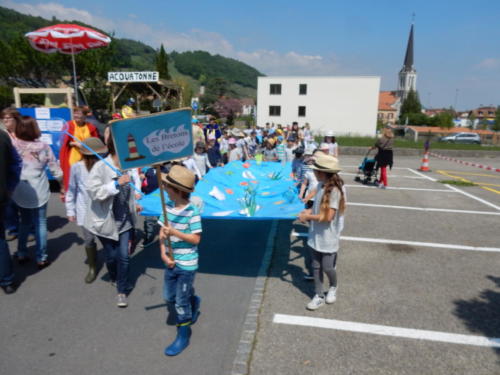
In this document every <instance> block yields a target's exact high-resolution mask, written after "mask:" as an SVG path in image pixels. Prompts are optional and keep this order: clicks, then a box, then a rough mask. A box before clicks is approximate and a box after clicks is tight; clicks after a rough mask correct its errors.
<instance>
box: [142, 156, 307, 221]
mask: <svg viewBox="0 0 500 375" xmlns="http://www.w3.org/2000/svg"><path fill="white" fill-rule="evenodd" d="M291 173H292V167H291V163H286V164H281V163H278V162H262V163H260V164H257V162H255V161H254V160H251V161H248V162H246V163H242V162H241V161H234V162H231V163H229V164H227V165H225V166H224V167H218V168H213V169H211V170H210V171H209V172H208V173H207V174H206V175H205V177H204V178H203V180H201V181H199V182H198V184H197V185H196V188H195V191H194V192H193V193H192V194H191V196H192V197H197V198H199V199H201V200H202V201H203V210H202V217H203V218H213V219H215V218H220V219H224V218H225V219H227V218H231V219H247V220H248V219H250V220H262V219H264V220H265V219H290V220H294V219H295V218H296V217H297V215H298V213H299V212H300V211H302V210H303V208H304V204H303V203H302V202H301V201H300V199H299V197H298V191H297V188H296V186H295V182H294V181H293V179H292V176H291ZM249 186H251V188H252V189H255V191H256V193H255V200H256V204H257V210H256V212H255V214H254V216H249V214H248V210H246V208H245V205H244V204H243V202H241V198H243V197H244V196H245V191H246V189H247V188H248V187H249ZM214 188H216V190H218V191H219V192H221V193H222V194H223V195H224V198H225V199H224V200H219V199H217V198H215V197H214V196H213V195H211V194H210V193H211V192H212V194H213V193H214V190H215V189H214ZM165 198H166V199H168V198H167V195H166V193H165ZM195 199H196V198H195ZM238 199H240V201H239V200H238ZM139 204H140V205H141V206H142V207H143V211H142V212H141V214H142V215H145V216H160V215H161V201H160V193H159V190H156V191H154V192H152V193H151V194H148V195H146V196H145V197H143V198H142V199H141V201H140V203H139Z"/></svg>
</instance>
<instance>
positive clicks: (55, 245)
mask: <svg viewBox="0 0 500 375" xmlns="http://www.w3.org/2000/svg"><path fill="white" fill-rule="evenodd" d="M74 243H76V244H78V245H81V244H83V240H82V239H80V237H78V235H77V234H76V233H66V234H63V235H62V236H59V237H57V238H51V239H49V240H48V241H47V254H48V256H49V261H50V262H51V263H53V262H55V261H56V259H57V258H58V257H59V255H61V254H62V253H63V252H65V251H66V250H68V249H70V248H71V246H73V244H74ZM35 246H36V244H35V242H32V243H31V246H28V252H29V257H30V258H31V259H32V260H31V262H29V263H27V264H24V265H22V266H21V265H19V264H18V263H17V262H16V261H14V266H15V275H16V276H15V280H16V283H18V284H19V285H21V284H22V283H23V282H24V281H25V280H26V279H27V278H28V277H29V276H31V275H34V274H35V273H37V272H46V271H48V270H50V266H49V267H48V268H47V269H44V270H39V269H38V268H37V265H36V261H35V260H34V259H35ZM49 272H50V271H49Z"/></svg>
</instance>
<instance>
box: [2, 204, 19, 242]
mask: <svg viewBox="0 0 500 375" xmlns="http://www.w3.org/2000/svg"><path fill="white" fill-rule="evenodd" d="M18 228H19V207H18V206H17V204H15V203H14V201H13V200H12V199H9V200H8V201H7V204H6V205H5V229H6V230H7V232H9V233H16V234H17V231H18Z"/></svg>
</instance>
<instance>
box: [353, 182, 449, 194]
mask: <svg viewBox="0 0 500 375" xmlns="http://www.w3.org/2000/svg"><path fill="white" fill-rule="evenodd" d="M344 186H345V187H349V188H364V189H377V187H376V186H366V185H349V184H345V185H344ZM387 190H415V191H434V192H439V193H457V192H456V191H453V190H450V189H421V188H406V187H388V188H387Z"/></svg>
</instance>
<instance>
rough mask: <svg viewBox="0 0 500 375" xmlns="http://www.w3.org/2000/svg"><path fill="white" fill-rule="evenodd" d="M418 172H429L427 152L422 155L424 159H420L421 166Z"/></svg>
mask: <svg viewBox="0 0 500 375" xmlns="http://www.w3.org/2000/svg"><path fill="white" fill-rule="evenodd" d="M420 170H421V171H422V172H430V171H431V169H430V168H429V152H425V153H424V157H423V159H422V166H421V167H420Z"/></svg>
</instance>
